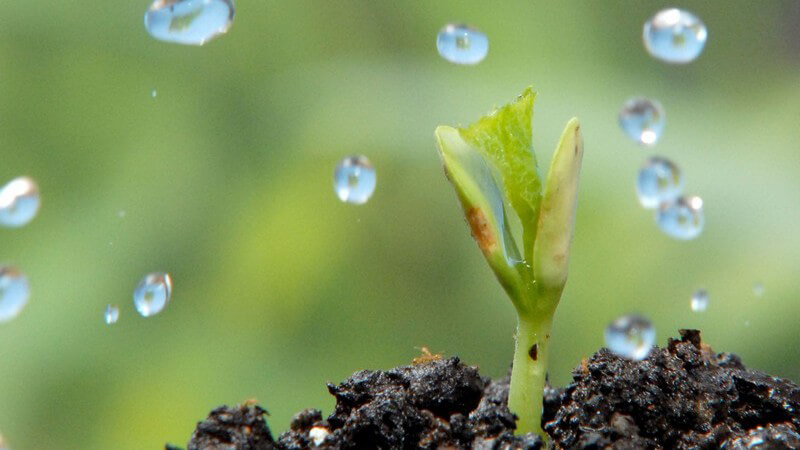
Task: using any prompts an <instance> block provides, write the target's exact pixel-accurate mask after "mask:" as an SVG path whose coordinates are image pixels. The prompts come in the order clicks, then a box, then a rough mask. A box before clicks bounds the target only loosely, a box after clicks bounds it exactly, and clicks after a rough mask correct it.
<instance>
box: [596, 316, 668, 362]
mask: <svg viewBox="0 0 800 450" xmlns="http://www.w3.org/2000/svg"><path fill="white" fill-rule="evenodd" d="M605 340H606V347H608V349H609V350H611V351H612V352H614V353H616V354H617V355H619V356H622V357H625V358H628V359H635V360H641V359H644V358H646V357H647V355H648V354H650V350H652V348H653V345H654V344H655V342H656V329H655V328H654V327H653V324H652V323H650V321H649V320H647V319H646V318H645V317H642V316H640V315H638V314H628V315H626V316H622V317H620V318H618V319H617V320H615V321H613V322H611V323H610V324H609V325H608V326H607V327H606V331H605Z"/></svg>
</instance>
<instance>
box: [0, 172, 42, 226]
mask: <svg viewBox="0 0 800 450" xmlns="http://www.w3.org/2000/svg"><path fill="white" fill-rule="evenodd" d="M40 203H41V200H40V198H39V186H37V185H36V182H35V181H33V180H32V179H31V178H28V177H17V178H14V179H13V180H11V181H9V182H8V183H7V184H6V185H5V186H3V187H2V188H0V225H3V226H5V227H10V228H17V227H21V226H23V225H25V224H27V223H28V222H30V221H31V220H33V218H34V217H36V213H37V212H39V205H40Z"/></svg>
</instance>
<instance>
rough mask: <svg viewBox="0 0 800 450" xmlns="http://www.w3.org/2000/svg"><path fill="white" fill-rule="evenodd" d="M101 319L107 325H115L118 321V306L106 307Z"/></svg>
mask: <svg viewBox="0 0 800 450" xmlns="http://www.w3.org/2000/svg"><path fill="white" fill-rule="evenodd" d="M103 318H104V319H105V321H106V324H107V325H113V324H115V323H117V320H119V306H117V305H108V306H106V309H105V311H103Z"/></svg>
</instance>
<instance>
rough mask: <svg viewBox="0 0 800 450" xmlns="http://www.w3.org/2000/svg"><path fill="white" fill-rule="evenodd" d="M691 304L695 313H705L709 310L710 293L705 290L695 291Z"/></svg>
mask: <svg viewBox="0 0 800 450" xmlns="http://www.w3.org/2000/svg"><path fill="white" fill-rule="evenodd" d="M690 303H691V307H692V311H694V312H703V311H705V310H706V308H708V291H706V290H705V289H698V290H696V291H694V293H693V294H692V300H691V301H690Z"/></svg>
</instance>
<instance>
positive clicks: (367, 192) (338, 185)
mask: <svg viewBox="0 0 800 450" xmlns="http://www.w3.org/2000/svg"><path fill="white" fill-rule="evenodd" d="M375 181H376V179H375V168H373V167H372V164H370V162H369V160H368V159H367V157H366V156H348V157H346V158H344V159H343V160H341V162H339V164H338V165H337V166H336V170H335V171H334V174H333V188H334V189H335V190H336V195H337V196H338V197H339V200H341V201H343V202H346V203H353V204H356V205H361V204H363V203H366V202H367V200H369V198H370V197H371V196H372V193H373V192H375Z"/></svg>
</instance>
